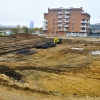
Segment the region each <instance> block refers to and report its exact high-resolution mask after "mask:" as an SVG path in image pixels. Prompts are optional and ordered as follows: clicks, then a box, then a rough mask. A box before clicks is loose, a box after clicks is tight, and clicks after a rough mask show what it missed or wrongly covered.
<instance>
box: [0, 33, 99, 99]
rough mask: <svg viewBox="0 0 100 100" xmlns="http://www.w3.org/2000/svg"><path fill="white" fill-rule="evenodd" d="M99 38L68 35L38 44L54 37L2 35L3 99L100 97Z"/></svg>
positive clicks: (0, 77) (0, 95)
mask: <svg viewBox="0 0 100 100" xmlns="http://www.w3.org/2000/svg"><path fill="white" fill-rule="evenodd" d="M97 39H98V41H95V39H94V40H93V38H66V39H62V43H61V44H56V45H55V46H51V47H48V48H36V46H39V45H41V44H45V43H48V42H52V43H53V42H54V39H53V38H45V37H39V36H36V35H32V34H25V33H23V34H22V33H18V34H13V35H11V36H6V37H0V100H100V47H99V46H100V42H99V40H100V39H99V38H97ZM21 50H27V51H30V52H28V53H21V52H22V51H21ZM18 51H20V52H18Z"/></svg>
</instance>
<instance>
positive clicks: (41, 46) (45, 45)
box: [35, 42, 56, 49]
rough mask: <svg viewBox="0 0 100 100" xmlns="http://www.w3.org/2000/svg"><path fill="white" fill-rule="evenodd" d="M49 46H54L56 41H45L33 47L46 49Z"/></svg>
mask: <svg viewBox="0 0 100 100" xmlns="http://www.w3.org/2000/svg"><path fill="white" fill-rule="evenodd" d="M49 47H56V43H52V42H46V43H44V44H40V45H37V46H35V48H37V49H47V48H49Z"/></svg>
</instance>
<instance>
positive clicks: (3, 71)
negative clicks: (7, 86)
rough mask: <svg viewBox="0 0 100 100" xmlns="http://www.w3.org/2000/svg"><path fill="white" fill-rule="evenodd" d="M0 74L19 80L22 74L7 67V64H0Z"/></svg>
mask: <svg viewBox="0 0 100 100" xmlns="http://www.w3.org/2000/svg"><path fill="white" fill-rule="evenodd" d="M0 74H5V75H7V76H9V77H12V78H14V79H15V80H21V77H22V75H20V74H19V73H17V72H15V71H14V70H13V69H11V68H9V67H7V66H4V65H2V66H0Z"/></svg>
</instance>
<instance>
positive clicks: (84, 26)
mask: <svg viewBox="0 0 100 100" xmlns="http://www.w3.org/2000/svg"><path fill="white" fill-rule="evenodd" d="M80 27H82V28H87V27H88V26H86V25H82V26H80Z"/></svg>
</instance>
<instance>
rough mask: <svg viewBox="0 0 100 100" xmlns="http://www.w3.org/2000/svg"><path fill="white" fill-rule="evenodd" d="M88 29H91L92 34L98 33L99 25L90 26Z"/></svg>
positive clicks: (99, 30)
mask: <svg viewBox="0 0 100 100" xmlns="http://www.w3.org/2000/svg"><path fill="white" fill-rule="evenodd" d="M90 28H91V29H92V32H93V33H99V32H100V24H91V25H90Z"/></svg>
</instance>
